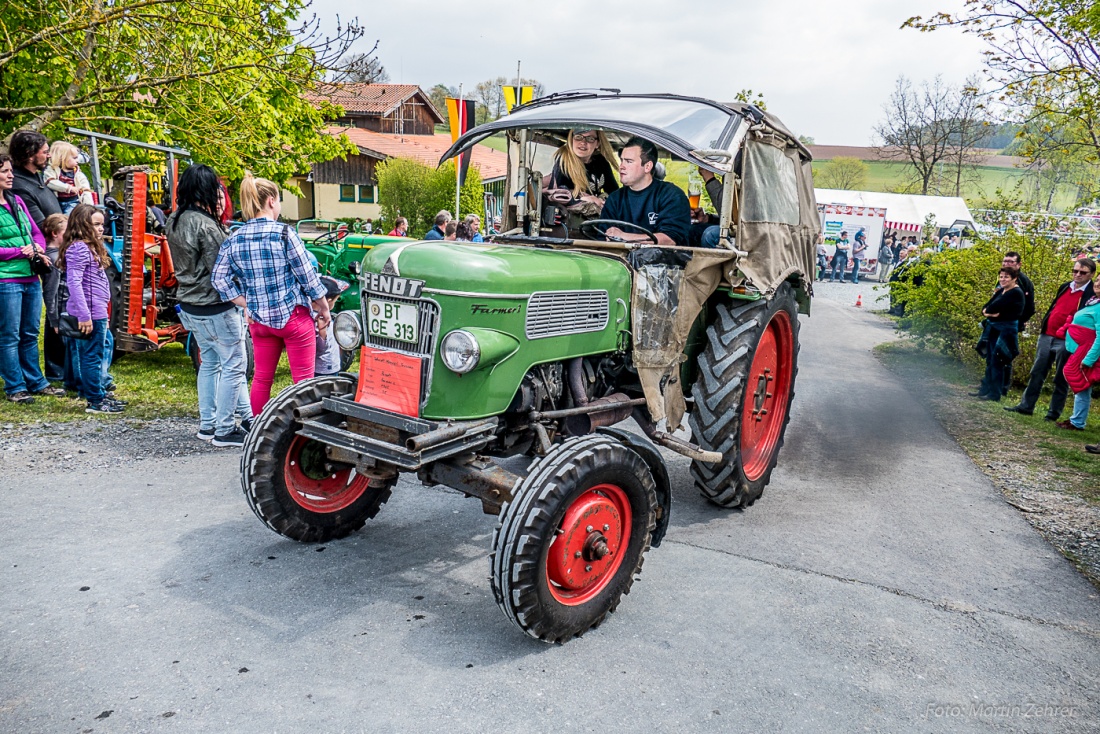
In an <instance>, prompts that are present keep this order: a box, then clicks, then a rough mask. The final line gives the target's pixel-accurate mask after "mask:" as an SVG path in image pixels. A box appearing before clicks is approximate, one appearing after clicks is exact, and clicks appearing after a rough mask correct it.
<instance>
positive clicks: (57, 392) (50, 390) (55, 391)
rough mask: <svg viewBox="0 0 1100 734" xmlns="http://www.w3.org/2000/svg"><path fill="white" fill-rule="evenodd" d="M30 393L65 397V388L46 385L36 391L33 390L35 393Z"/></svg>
mask: <svg viewBox="0 0 1100 734" xmlns="http://www.w3.org/2000/svg"><path fill="white" fill-rule="evenodd" d="M32 394H33V395H45V396H47V397H51V398H63V397H65V390H64V389H62V388H60V387H54V386H53V385H49V386H47V387H44V388H42V389H41V390H39V391H38V392H35V393H32Z"/></svg>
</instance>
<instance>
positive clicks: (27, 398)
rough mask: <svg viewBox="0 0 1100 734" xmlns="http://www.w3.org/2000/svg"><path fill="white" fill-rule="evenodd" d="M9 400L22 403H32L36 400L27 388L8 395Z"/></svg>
mask: <svg viewBox="0 0 1100 734" xmlns="http://www.w3.org/2000/svg"><path fill="white" fill-rule="evenodd" d="M8 400H10V401H11V402H13V403H20V404H21V405H30V404H31V403H33V402H34V396H33V395H31V394H30V393H29V392H27V391H26V390H23V391H22V392H17V393H12V394H11V395H9V396H8Z"/></svg>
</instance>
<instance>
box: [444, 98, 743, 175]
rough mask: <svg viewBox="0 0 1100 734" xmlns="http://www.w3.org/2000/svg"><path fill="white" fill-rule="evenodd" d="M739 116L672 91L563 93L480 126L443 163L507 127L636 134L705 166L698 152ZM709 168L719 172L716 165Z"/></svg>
mask: <svg viewBox="0 0 1100 734" xmlns="http://www.w3.org/2000/svg"><path fill="white" fill-rule="evenodd" d="M742 119H743V118H742V116H741V115H740V114H739V113H738V112H736V111H734V110H733V109H731V108H729V107H726V106H724V105H720V104H718V103H716V102H710V101H708V100H703V99H697V98H693V97H676V96H672V95H648V96H642V95H601V94H568V95H562V96H556V97H555V96H552V97H546V98H543V99H539V100H536V101H535V102H532V103H530V104H528V105H524V106H523V107H519V108H516V109H515V110H513V111H512V114H510V115H507V116H506V117H503V118H501V119H499V120H496V121H494V122H490V123H487V124H485V125H481V126H479V127H477V128H476V129H474V130H471V131H470V132H468V133H466V134H465V135H463V136H462V137H460V138H459V139H458V141H457V142H456V143H455V144H454V145H453V146H451V148H450V150H448V151H447V152H446V153H445V154H444V155H443V158H442V160H441V162H442V161H445V160H447V159H448V158H451V157H452V156H454V155H457V154H458V153H459V152H461V151H463V150H465V149H466V148H469V147H470V146H472V145H474V144H475V143H477V142H479V141H481V140H483V139H485V138H486V137H488V136H490V135H492V134H494V133H498V132H502V131H507V130H519V129H528V130H551V129H558V130H562V129H568V128H572V129H582V128H584V129H595V128H601V129H605V130H618V131H621V132H622V133H625V134H626V135H625V137H629V136H630V135H640V136H641V137H644V138H646V139H647V140H651V141H653V142H654V143H656V144H657V145H658V146H660V147H661V148H664V149H665V150H667V151H668V152H669V153H671V154H673V155H674V156H676V157H678V158H681V159H683V160H688V161H691V162H692V163H695V164H696V165H700V166H702V167H704V168H711V167H712V165H713V164H712V163H711V161H708V160H707V159H706V158H704V157H702V156H701V155H699V154H698V153H697V151H706V150H715V149H726V148H727V147H728V146H729V144H730V142H731V141H732V140H733V138H734V133H735V132H736V130H737V126H738V124H739V123H740V122H741V120H742ZM713 172H715V173H719V172H721V169H720V168H717V167H715V168H714V169H713Z"/></svg>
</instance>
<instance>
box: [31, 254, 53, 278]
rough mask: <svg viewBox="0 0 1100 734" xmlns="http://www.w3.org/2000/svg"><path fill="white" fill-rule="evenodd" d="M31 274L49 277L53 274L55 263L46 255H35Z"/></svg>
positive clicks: (32, 259) (32, 258)
mask: <svg viewBox="0 0 1100 734" xmlns="http://www.w3.org/2000/svg"><path fill="white" fill-rule="evenodd" d="M31 272H32V273H34V274H35V275H49V274H50V273H52V272H53V263H51V262H50V260H49V258H47V257H46V256H45V255H41V254H39V253H35V254H34V256H33V257H31Z"/></svg>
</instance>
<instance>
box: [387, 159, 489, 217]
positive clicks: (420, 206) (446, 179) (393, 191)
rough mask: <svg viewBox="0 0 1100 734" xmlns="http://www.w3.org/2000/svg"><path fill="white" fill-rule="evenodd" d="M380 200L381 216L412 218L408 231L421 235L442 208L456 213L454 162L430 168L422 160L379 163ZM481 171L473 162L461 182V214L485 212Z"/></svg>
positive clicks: (393, 160) (480, 213)
mask: <svg viewBox="0 0 1100 734" xmlns="http://www.w3.org/2000/svg"><path fill="white" fill-rule="evenodd" d="M375 176H376V177H377V179H378V200H379V201H380V202H381V206H382V218H383V219H384V220H386V221H387V222H392V221H394V220H396V219H397V217H399V216H401V217H405V218H406V219H408V220H409V232H410V233H411V234H413V235H414V236H421V235H423V234H424V233H426V232H427V231H428V230H429V229H431V228H432V225H433V223H434V220H435V215H436V214H437V213H438V212H439V211H440V210H442V209H446V210H447V211H449V212H451V213H452V214H454V207H455V162H454V160H450V161H447V162H446V163H444V164H443V165H442V166H440V167H439V168H430V167H429V166H426V165H424V164H423V163H420V162H419V161H414V160H409V159H407V158H393V159H391V160H388V161H384V162H382V163H380V164H378V167H377V168H376V169H375ZM482 191H483V189H482V186H481V174H480V173H479V172H478V169H477V168H476V167H475V166H473V165H471V166H470V168H469V172H468V173H467V175H466V181H465V183H463V184H462V192H461V196H460V203H461V205H462V206H461V209H460V214H461V215H463V216H465V215H466V214H469V213H470V212H474V213H476V214H479V215H482V216H484V215H483V214H482V208H483V205H484V198H483V196H482Z"/></svg>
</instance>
